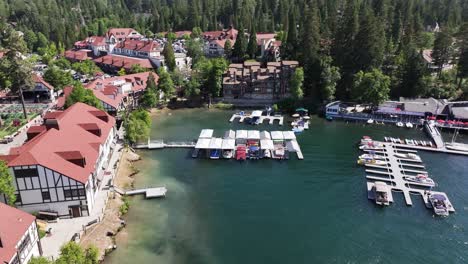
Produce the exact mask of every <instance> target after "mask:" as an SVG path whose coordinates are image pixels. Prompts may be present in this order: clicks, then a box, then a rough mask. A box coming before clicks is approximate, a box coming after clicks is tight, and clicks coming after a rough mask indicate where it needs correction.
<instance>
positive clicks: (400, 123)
mask: <svg viewBox="0 0 468 264" xmlns="http://www.w3.org/2000/svg"><path fill="white" fill-rule="evenodd" d="M396 126H397V127H404V125H403V122H397V123H396Z"/></svg>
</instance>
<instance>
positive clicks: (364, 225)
mask: <svg viewBox="0 0 468 264" xmlns="http://www.w3.org/2000/svg"><path fill="white" fill-rule="evenodd" d="M169 113H170V114H169ZM169 113H167V112H163V113H161V114H157V115H156V116H155V117H154V120H153V129H152V138H155V139H160V138H164V140H167V141H170V140H174V141H183V140H188V139H190V140H192V139H195V138H197V137H198V135H199V133H200V130H201V129H203V128H212V129H215V135H216V136H223V134H224V131H225V130H228V129H239V128H243V129H254V127H251V126H247V125H243V124H238V123H234V124H230V123H229V122H228V119H229V118H230V115H231V114H232V112H229V111H219V110H210V111H207V110H202V109H190V110H175V111H171V112H169ZM255 129H259V130H262V129H267V130H277V129H283V130H289V129H290V126H287V125H285V126H284V127H283V128H280V127H278V126H269V125H261V126H260V127H255ZM363 135H369V136H372V137H373V138H375V139H379V140H382V139H383V137H384V136H393V137H407V138H419V139H426V136H425V135H424V133H423V132H422V131H421V130H418V129H412V130H408V129H402V128H396V127H394V126H377V125H374V126H367V125H363V124H355V123H349V124H348V123H346V122H327V121H325V120H323V119H320V118H317V117H313V118H312V119H311V125H310V129H309V130H308V131H306V132H304V133H302V134H301V135H299V136H298V142H299V144H300V146H301V148H302V151H303V154H304V158H305V160H302V161H300V160H297V159H296V157H295V155H291V159H290V160H288V161H283V162H278V161H274V160H258V161H246V162H243V163H239V162H237V161H234V160H206V159H192V158H191V150H188V149H165V150H152V151H141V152H140V154H141V155H142V158H143V161H141V162H140V163H138V164H137V165H138V167H139V168H140V169H141V174H139V175H138V176H137V178H136V182H135V185H136V187H143V186H144V187H147V186H161V185H165V186H166V187H167V188H168V190H169V191H168V194H167V197H166V198H165V199H161V200H144V199H143V198H140V197H135V198H132V206H131V209H130V211H129V214H128V216H127V222H128V225H127V229H128V233H129V237H128V238H129V239H128V242H127V243H125V244H121V245H119V248H118V249H117V250H116V251H115V252H113V253H112V254H111V255H110V256H109V258H108V259H107V261H106V263H168V264H179V263H180V264H182V263H190V264H218V263H223V264H240V263H243V264H250V263H252V264H253V263H256V264H257V263H269V264H276V263H278V264H284V263H297V264H299V263H304V264H305V263H424V264H427V263H467V262H468V230H467V228H468V202H467V201H468V173H467V172H468V157H461V156H453V155H446V154H436V153H428V152H420V153H419V154H420V156H421V157H422V159H423V161H424V164H425V165H426V168H427V170H428V172H429V173H430V176H431V177H432V178H433V179H434V180H435V181H436V182H437V183H438V185H439V186H438V187H437V189H436V190H441V191H444V192H446V193H447V195H448V196H449V198H450V200H451V201H452V203H453V205H454V207H455V209H456V210H457V212H456V213H455V214H451V215H450V216H449V217H447V218H439V217H434V216H433V213H432V211H431V210H428V209H426V207H425V206H424V204H423V202H422V199H421V198H420V197H418V196H412V198H413V206H412V207H408V206H406V204H405V202H404V199H403V195H402V194H399V193H394V199H395V202H394V204H392V205H391V206H390V207H388V208H380V207H377V206H376V205H375V204H374V203H373V202H372V201H369V200H368V199H367V193H366V181H365V173H364V169H363V168H362V167H358V166H357V165H356V158H357V156H358V155H359V151H358V149H357V147H356V142H357V141H358V140H359V139H360V138H361V137H362V136H363ZM444 136H445V138H446V139H447V140H449V139H450V135H449V134H444ZM465 138H468V135H462V136H460V140H465Z"/></svg>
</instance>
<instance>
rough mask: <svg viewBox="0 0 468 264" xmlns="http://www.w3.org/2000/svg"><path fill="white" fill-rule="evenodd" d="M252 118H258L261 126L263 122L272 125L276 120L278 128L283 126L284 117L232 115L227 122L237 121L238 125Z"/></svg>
mask: <svg viewBox="0 0 468 264" xmlns="http://www.w3.org/2000/svg"><path fill="white" fill-rule="evenodd" d="M254 112H255V111H254ZM253 117H258V119H259V122H260V124H263V122H264V121H265V120H268V124H270V125H273V124H274V122H275V121H276V120H278V124H279V125H280V126H282V125H283V122H284V117H283V116H264V115H253V114H252V115H248V114H239V113H236V114H233V115H232V117H231V119H229V122H230V123H232V122H234V120H236V119H239V123H243V122H244V120H245V119H250V118H253Z"/></svg>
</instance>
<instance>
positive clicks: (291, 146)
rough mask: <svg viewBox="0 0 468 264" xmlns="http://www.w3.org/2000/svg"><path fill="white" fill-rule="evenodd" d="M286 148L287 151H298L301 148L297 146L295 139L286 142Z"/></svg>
mask: <svg viewBox="0 0 468 264" xmlns="http://www.w3.org/2000/svg"><path fill="white" fill-rule="evenodd" d="M286 148H287V149H288V151H289V152H299V151H301V148H299V144H297V141H296V140H291V141H288V142H287V143H286Z"/></svg>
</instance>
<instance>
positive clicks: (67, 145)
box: [0, 103, 115, 183]
mask: <svg viewBox="0 0 468 264" xmlns="http://www.w3.org/2000/svg"><path fill="white" fill-rule="evenodd" d="M99 116H103V117H106V118H107V120H108V121H107V122H106V121H104V120H102V118H99ZM57 120H58V124H59V130H57V129H55V128H51V129H49V130H47V131H45V132H43V133H41V134H39V135H38V136H36V137H34V138H33V139H31V140H30V141H28V142H27V143H25V144H24V145H23V146H21V147H19V148H12V149H11V150H10V155H18V156H17V157H16V158H13V159H10V160H8V159H9V157H4V156H0V158H1V159H4V160H7V161H8V166H10V167H11V166H23V165H37V164H39V165H42V166H44V167H47V168H49V169H51V170H54V171H57V172H59V173H61V174H63V175H66V176H67V177H70V178H72V179H74V180H76V181H78V182H81V183H86V182H87V180H88V177H89V175H90V174H91V173H92V172H94V171H95V165H96V162H97V159H98V155H99V153H98V151H96V148H94V147H92V146H91V145H90V144H91V143H99V144H103V143H104V142H105V141H106V139H107V137H108V135H109V133H110V131H111V130H112V128H113V126H114V124H115V119H114V118H113V117H111V116H109V115H108V114H107V113H105V112H104V111H101V110H98V109H96V108H94V107H91V106H89V105H86V104H83V103H76V104H74V105H72V106H71V107H69V108H68V109H67V110H65V111H64V112H63V114H61V115H59V116H58V117H57ZM85 123H95V124H96V125H97V126H98V127H99V128H100V129H101V136H97V135H95V134H92V133H89V131H87V130H86V129H84V128H83V127H82V126H80V124H85ZM63 152H80V155H82V156H83V157H85V158H86V164H85V166H84V167H81V166H79V165H76V164H74V163H72V162H69V161H67V160H66V159H64V158H63V155H59V154H57V153H63Z"/></svg>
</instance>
